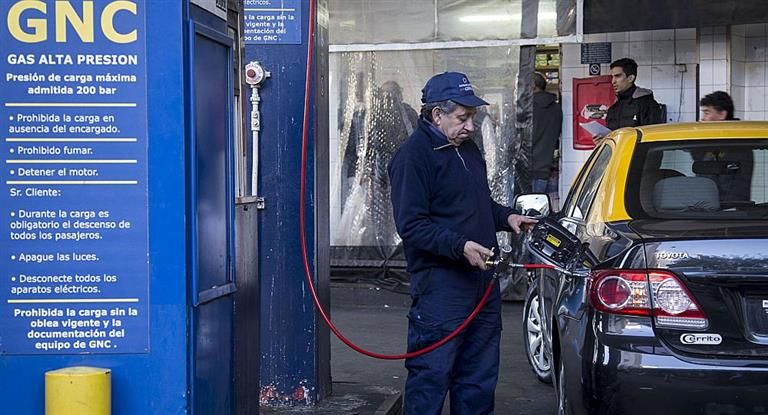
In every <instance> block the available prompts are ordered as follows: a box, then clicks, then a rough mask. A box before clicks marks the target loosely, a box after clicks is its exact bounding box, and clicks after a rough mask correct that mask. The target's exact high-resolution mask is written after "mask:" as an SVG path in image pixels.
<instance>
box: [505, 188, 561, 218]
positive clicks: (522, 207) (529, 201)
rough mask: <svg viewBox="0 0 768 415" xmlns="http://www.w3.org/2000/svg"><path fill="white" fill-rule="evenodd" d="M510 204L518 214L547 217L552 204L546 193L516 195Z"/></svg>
mask: <svg viewBox="0 0 768 415" xmlns="http://www.w3.org/2000/svg"><path fill="white" fill-rule="evenodd" d="M512 204H513V206H514V208H515V209H517V211H518V212H520V213H522V214H523V215H526V216H540V217H547V216H549V214H550V213H551V212H552V202H550V200H549V195H547V194H546V193H528V194H524V195H517V196H515V199H514V201H513V202H512Z"/></svg>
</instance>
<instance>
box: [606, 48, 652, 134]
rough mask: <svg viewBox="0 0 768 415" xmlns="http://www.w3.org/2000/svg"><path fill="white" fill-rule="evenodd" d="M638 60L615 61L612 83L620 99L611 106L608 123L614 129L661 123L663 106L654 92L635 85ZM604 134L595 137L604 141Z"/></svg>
mask: <svg viewBox="0 0 768 415" xmlns="http://www.w3.org/2000/svg"><path fill="white" fill-rule="evenodd" d="M636 79H637V63H636V62H635V61H634V60H632V59H629V58H622V59H618V60H616V61H614V62H613V63H611V85H613V90H614V91H615V92H616V102H614V103H613V105H611V107H610V108H608V114H607V116H606V118H605V121H606V123H605V125H606V127H608V129H610V130H611V131H613V130H616V129H618V128H624V127H638V126H641V125H650V124H658V123H661V122H663V121H664V120H662V119H661V106H660V105H659V103H658V102H656V100H655V99H654V98H653V91H651V90H650V89H645V88H640V87H638V86H637V85H635V80H636ZM602 138H603V137H602V136H595V137H594V140H595V142H596V143H597V142H600V140H602Z"/></svg>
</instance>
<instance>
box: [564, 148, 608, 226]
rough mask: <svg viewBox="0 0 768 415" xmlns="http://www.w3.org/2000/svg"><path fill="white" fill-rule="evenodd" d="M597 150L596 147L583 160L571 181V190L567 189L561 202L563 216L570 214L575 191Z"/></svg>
mask: <svg viewBox="0 0 768 415" xmlns="http://www.w3.org/2000/svg"><path fill="white" fill-rule="evenodd" d="M599 151H600V149H599V148H598V149H596V150H595V151H593V152H592V154H590V155H589V157H588V158H587V161H585V162H584V166H583V167H582V168H581V169H580V170H579V174H578V175H577V176H576V179H575V180H574V181H573V185H572V186H571V190H570V191H568V196H567V197H566V198H565V203H563V209H562V212H563V214H564V215H565V216H571V212H572V211H573V208H574V205H575V204H576V199H577V193H578V192H579V189H581V184H582V183H583V182H584V176H585V175H586V173H587V171H588V170H589V167H590V165H591V164H592V162H593V161H594V160H595V156H597V153H598V152H599Z"/></svg>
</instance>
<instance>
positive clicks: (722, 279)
mask: <svg viewBox="0 0 768 415" xmlns="http://www.w3.org/2000/svg"><path fill="white" fill-rule="evenodd" d="M630 226H631V227H632V229H634V230H635V231H636V232H637V233H638V234H641V235H642V236H643V239H644V249H645V256H646V263H647V266H648V269H666V270H669V271H672V272H674V273H675V274H676V275H677V276H678V277H679V279H680V280H681V281H682V282H683V284H685V286H686V288H687V289H688V290H689V291H690V293H691V294H692V295H693V297H694V298H695V301H696V302H697V303H698V304H699V306H700V307H701V309H702V311H703V312H704V314H705V315H706V316H707V319H708V321H709V325H708V327H707V328H706V329H704V330H682V329H677V328H675V329H672V328H664V327H660V326H659V325H657V326H656V327H655V330H656V333H657V335H658V336H659V338H660V339H661V340H662V341H664V342H665V343H666V344H667V345H668V346H669V347H671V348H672V349H674V350H675V351H677V352H680V353H683V354H691V355H707V356H721V357H726V356H730V357H734V358H760V359H768V236H767V235H768V224H766V223H765V221H760V222H758V221H749V222H746V221H745V222H743V223H742V222H736V223H735V222H734V221H730V222H718V221H700V220H699V221H679V220H664V221H636V222H633V223H632V224H631V225H630Z"/></svg>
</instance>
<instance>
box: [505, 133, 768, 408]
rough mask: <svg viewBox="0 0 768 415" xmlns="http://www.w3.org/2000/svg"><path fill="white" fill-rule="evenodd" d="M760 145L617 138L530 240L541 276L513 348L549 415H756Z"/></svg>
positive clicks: (765, 219)
mask: <svg viewBox="0 0 768 415" xmlns="http://www.w3.org/2000/svg"><path fill="white" fill-rule="evenodd" d="M767 137H768V123H757V122H726V123H691V124H675V125H666V126H651V127H640V128H632V129H622V130H618V131H617V132H614V133H612V134H611V135H609V136H608V137H607V138H606V140H605V141H604V142H603V143H601V145H600V146H599V147H598V148H597V149H595V151H594V153H593V154H592V155H591V157H590V159H589V160H588V161H587V162H586V164H585V166H584V167H583V169H582V170H581V172H580V173H579V175H578V176H577V178H576V180H575V181H574V184H573V187H572V188H571V191H570V193H569V195H568V197H567V199H566V201H565V203H564V205H563V209H562V211H561V212H560V213H558V214H550V215H548V216H546V217H545V218H543V219H542V220H541V221H540V223H539V224H538V225H537V226H536V228H535V229H534V230H533V231H532V232H531V233H530V234H529V236H528V238H527V241H526V247H527V250H528V251H529V254H530V256H531V257H532V258H534V260H535V261H536V262H542V263H546V264H550V265H554V266H556V269H552V270H544V271H540V272H537V273H535V274H533V277H532V278H531V282H530V286H529V291H528V295H527V299H526V305H525V314H524V317H523V319H524V321H523V324H524V328H525V330H524V332H525V334H526V338H525V342H526V350H527V351H528V358H529V361H530V362H531V366H532V367H533V369H534V373H535V374H536V375H537V376H538V377H539V379H541V380H543V381H552V382H553V384H554V387H555V391H556V394H555V395H556V397H557V408H558V413H559V414H622V415H632V414H643V415H646V414H760V413H766V414H768V138H767ZM516 205H517V206H518V208H522V209H524V210H525V209H535V210H537V211H539V212H542V213H546V212H548V211H549V206H548V199H547V198H546V196H545V195H522V196H519V197H518V198H517V199H516Z"/></svg>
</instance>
